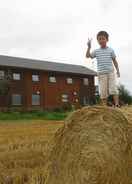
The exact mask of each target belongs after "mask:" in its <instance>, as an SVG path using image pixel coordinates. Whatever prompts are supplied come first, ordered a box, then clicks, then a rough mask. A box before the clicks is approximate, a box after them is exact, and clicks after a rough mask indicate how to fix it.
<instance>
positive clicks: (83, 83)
mask: <svg viewBox="0 0 132 184" xmlns="http://www.w3.org/2000/svg"><path fill="white" fill-rule="evenodd" d="M86 79H87V81H88V83H87V84H86V83H85V82H86V81H85V80H86ZM83 85H84V86H89V78H88V77H87V78H86V77H84V78H83Z"/></svg>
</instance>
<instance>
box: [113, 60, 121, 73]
mask: <svg viewBox="0 0 132 184" xmlns="http://www.w3.org/2000/svg"><path fill="white" fill-rule="evenodd" d="M112 60H113V63H114V66H115V68H116V71H117V76H118V77H120V71H119V67H118V62H117V60H116V58H113V59H112Z"/></svg>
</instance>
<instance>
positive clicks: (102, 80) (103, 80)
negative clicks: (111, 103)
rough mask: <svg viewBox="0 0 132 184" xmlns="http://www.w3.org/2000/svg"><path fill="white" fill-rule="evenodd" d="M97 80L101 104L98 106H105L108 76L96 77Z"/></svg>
mask: <svg viewBox="0 0 132 184" xmlns="http://www.w3.org/2000/svg"><path fill="white" fill-rule="evenodd" d="M98 79H99V91H100V98H101V103H100V105H107V97H108V75H107V74H102V75H98Z"/></svg>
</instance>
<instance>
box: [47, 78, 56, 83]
mask: <svg viewBox="0 0 132 184" xmlns="http://www.w3.org/2000/svg"><path fill="white" fill-rule="evenodd" d="M51 78H54V79H55V81H51V80H50V79H51ZM48 81H49V83H56V82H57V80H56V76H49V77H48Z"/></svg>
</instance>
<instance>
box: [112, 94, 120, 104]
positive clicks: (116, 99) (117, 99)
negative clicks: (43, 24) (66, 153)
mask: <svg viewBox="0 0 132 184" xmlns="http://www.w3.org/2000/svg"><path fill="white" fill-rule="evenodd" d="M113 100H114V104H115V106H119V95H113Z"/></svg>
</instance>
